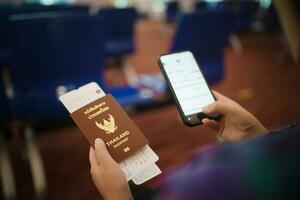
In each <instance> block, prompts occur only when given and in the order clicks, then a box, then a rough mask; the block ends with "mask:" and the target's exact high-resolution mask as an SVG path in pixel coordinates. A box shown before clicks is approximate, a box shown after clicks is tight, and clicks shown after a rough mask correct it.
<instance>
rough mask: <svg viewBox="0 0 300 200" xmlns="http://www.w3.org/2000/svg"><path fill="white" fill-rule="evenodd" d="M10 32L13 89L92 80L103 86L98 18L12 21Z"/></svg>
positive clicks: (100, 36)
mask: <svg viewBox="0 0 300 200" xmlns="http://www.w3.org/2000/svg"><path fill="white" fill-rule="evenodd" d="M10 30H11V35H12V36H13V38H14V40H13V43H12V49H13V58H14V59H13V61H12V63H11V66H12V80H13V84H14V88H15V89H16V90H22V91H24V92H26V91H30V90H32V89H34V88H39V87H42V86H43V85H47V87H56V86H57V85H65V84H68V83H75V84H83V83H86V82H87V81H91V80H95V81H97V80H98V83H99V84H100V85H102V70H103V69H102V67H103V63H102V61H103V54H104V50H103V43H104V29H103V26H102V20H101V19H100V18H99V17H89V16H85V17H84V16H64V17H50V18H33V19H20V20H12V21H11V22H10Z"/></svg>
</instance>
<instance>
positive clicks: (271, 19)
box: [166, 0, 279, 31]
mask: <svg viewBox="0 0 300 200" xmlns="http://www.w3.org/2000/svg"><path fill="white" fill-rule="evenodd" d="M202 11H214V12H222V11H228V12H232V13H235V15H236V21H235V23H234V30H235V31H244V30H251V29H252V28H253V22H254V20H255V18H256V17H255V16H256V15H257V13H258V11H261V9H260V3H259V1H253V0H243V1H216V2H206V1H197V2H196V3H195V5H194V12H202ZM181 14H182V12H181V10H180V6H179V2H178V1H171V2H167V3H166V21H167V22H169V23H170V22H174V21H177V20H178V19H179V18H180V16H181ZM260 15H262V14H260ZM263 15H264V16H263V19H260V20H262V23H263V24H264V26H266V27H267V28H269V29H278V28H279V23H278V19H277V15H276V13H275V11H274V7H273V4H271V6H269V8H268V9H266V10H265V11H264V13H263ZM260 18H262V17H261V16H260Z"/></svg>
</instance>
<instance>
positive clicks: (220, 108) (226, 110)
mask: <svg viewBox="0 0 300 200" xmlns="http://www.w3.org/2000/svg"><path fill="white" fill-rule="evenodd" d="M202 112H204V113H207V114H209V113H220V114H222V115H228V114H230V113H231V112H232V108H230V107H229V106H228V105H227V104H226V103H224V102H220V101H216V102H214V103H212V104H209V105H207V106H205V107H204V108H203V109H202Z"/></svg>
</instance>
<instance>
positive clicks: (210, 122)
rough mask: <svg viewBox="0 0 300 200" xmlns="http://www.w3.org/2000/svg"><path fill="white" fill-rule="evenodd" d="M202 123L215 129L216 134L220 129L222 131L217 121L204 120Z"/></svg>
mask: <svg viewBox="0 0 300 200" xmlns="http://www.w3.org/2000/svg"><path fill="white" fill-rule="evenodd" d="M202 123H203V124H204V125H205V126H208V127H210V128H211V129H213V130H214V131H216V132H218V131H219V129H220V126H219V124H218V122H216V121H215V120H211V119H207V118H204V119H202Z"/></svg>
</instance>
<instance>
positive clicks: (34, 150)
mask: <svg viewBox="0 0 300 200" xmlns="http://www.w3.org/2000/svg"><path fill="white" fill-rule="evenodd" d="M102 23H103V21H102V20H101V18H99V17H91V16H51V17H50V16H47V17H45V16H41V18H37V17H35V18H29V19H28V18H27V19H26V18H20V17H19V18H18V17H14V18H13V19H11V21H10V33H11V35H12V37H13V38H14V40H13V41H12V44H11V48H12V52H13V53H12V57H13V58H14V59H12V60H11V62H10V65H9V66H10V72H11V73H10V75H11V83H12V87H13V91H14V93H13V96H12V97H11V99H10V108H11V112H12V117H13V118H14V119H19V120H20V121H22V122H23V125H24V140H25V144H26V146H27V148H26V149H28V155H29V161H30V166H31V167H32V168H31V169H32V175H33V184H34V189H35V192H36V195H37V196H38V197H39V198H44V197H45V195H47V184H46V177H45V174H44V170H43V162H42V160H41V155H40V153H39V151H38V147H37V141H36V139H35V131H34V125H36V122H39V121H40V120H42V121H46V120H48V119H50V120H51V119H65V118H66V117H68V114H67V111H66V109H65V108H64V107H63V105H62V104H61V102H59V100H58V96H59V95H60V94H61V93H60V92H59V88H61V87H63V88H64V90H67V91H68V90H72V89H74V88H78V87H79V86H82V85H83V84H86V83H89V82H92V81H95V82H97V83H98V84H99V85H101V86H102V87H103V89H104V90H105V91H107V92H110V93H112V95H115V97H116V99H117V100H118V101H119V102H121V105H123V106H129V105H135V104H136V103H145V102H148V101H150V100H151V98H149V97H147V98H145V97H144V96H143V95H142V94H143V93H142V91H140V89H138V88H132V87H129V86H123V87H116V88H113V87H112V88H107V87H105V85H104V80H103V57H104V45H103V44H104V28H103V27H104V26H103V24H102Z"/></svg>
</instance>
